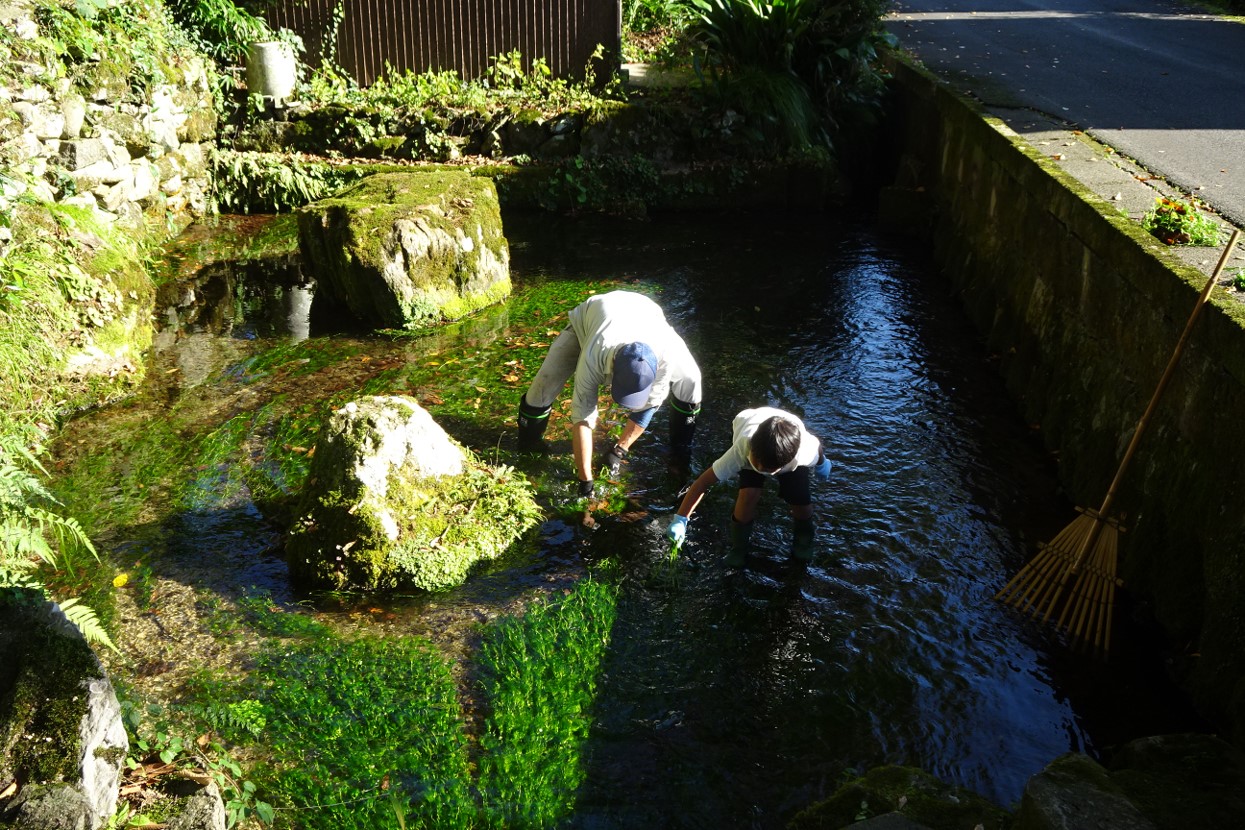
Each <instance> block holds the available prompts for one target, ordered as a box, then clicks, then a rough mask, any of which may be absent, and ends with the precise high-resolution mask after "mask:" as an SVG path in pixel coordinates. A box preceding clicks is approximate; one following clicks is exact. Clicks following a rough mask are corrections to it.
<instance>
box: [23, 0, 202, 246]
mask: <svg viewBox="0 0 1245 830" xmlns="http://www.w3.org/2000/svg"><path fill="white" fill-rule="evenodd" d="M121 2H131V0H121ZM141 13H145V12H141ZM0 26H2V27H4V28H6V29H8V30H9V31H8V33H7V34H6V35H5V37H7V38H11V39H12V41H11V42H12V45H13V46H12V48H13V51H14V54H17V55H20V54H21V53H22V51H23V47H24V46H30V45H32V44H34V43H35V42H36V41H37V39H38V38H39V37H40V36H41V35H43V36H46V34H47V33H46V32H43V31H41V28H40V24H39V23H38V22H37V21H36V16H35V13H34V10H33V8H32V6H31V4H30V3H29V0H7V1H6V0H0ZM108 57H109V56H108V55H96V56H93V57H90V58H87V59H85V60H83V61H80V62H79V63H78V64H76V65H75V66H74V69H75V72H73V73H69V72H66V71H64V69H63V67H62V68H60V69H59V70H58V68H57V67H55V66H48V65H40V64H36V63H34V62H27V63H25V64H24V65H20V66H19V67H10V68H20V71H18V72H6V73H5V75H4V76H0V77H7V78H12V80H10V81H9V82H8V83H0V169H3V170H5V172H6V173H7V174H8V176H9V177H10V178H11V179H12V183H10V182H9V181H7V180H6V183H5V189H6V192H5V193H4V194H3V197H5V198H10V199H11V198H13V197H14V196H16V195H18V193H17V192H8V191H10V190H12V191H16V190H18V189H22V190H24V189H27V188H28V189H31V190H33V191H34V192H33V195H34V196H35V197H36V198H39V199H42V200H45V201H56V202H62V203H69V204H79V205H87V206H93V207H98V208H99V209H101V210H103V211H106V212H107V213H108V214H110V215H112V216H114V217H116V218H117V219H118V220H119V221H121V222H123V223H125V224H127V225H128V226H135V227H137V226H140V225H142V224H143V221H144V217H146V218H147V219H148V220H156V222H157V223H158V222H159V221H160V220H166V219H167V220H169V221H170V223H172V224H185V223H186V222H188V221H189V220H190V219H191V218H193V217H195V216H200V215H203V214H204V213H206V212H207V210H208V200H209V197H210V187H209V178H208V165H207V156H208V153H209V151H210V150H211V147H212V146H213V144H212V142H213V141H214V139H215V135H216V114H215V109H214V105H213V96H212V89H211V81H210V77H209V69H208V67H207V65H206V63H205V62H204V60H203V59H202V58H200V57H198V56H197V55H194V54H191V53H187V54H186V55H169V56H162V57H164V58H165V60H164V62H163V64H162V65H161V66H160V67H159V72H158V73H157V74H155V75H153V77H151V78H143V79H141V81H142V82H141V83H139V82H138V81H137V80H136V79H135V78H133V77H131V76H130V75H128V74H122V73H123V71H124V69H123V68H122V67H123V64H121V63H119V62H115V61H110V60H108ZM61 60H69V58H66V57H65V56H61ZM18 63H19V62H18V61H16V60H15V61H14V64H18ZM134 71H137V68H135V69H134ZM71 74H72V75H74V76H75V77H76V78H77V80H78V83H75V82H74V80H71V77H70V75H71ZM136 90H141V91H139V92H136Z"/></svg>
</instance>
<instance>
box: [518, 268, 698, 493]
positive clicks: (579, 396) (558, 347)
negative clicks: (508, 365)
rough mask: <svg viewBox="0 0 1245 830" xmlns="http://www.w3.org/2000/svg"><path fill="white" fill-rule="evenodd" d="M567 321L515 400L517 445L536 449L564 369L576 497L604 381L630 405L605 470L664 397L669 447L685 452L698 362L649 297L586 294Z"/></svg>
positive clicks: (584, 487) (614, 465) (583, 488)
mask: <svg viewBox="0 0 1245 830" xmlns="http://www.w3.org/2000/svg"><path fill="white" fill-rule="evenodd" d="M569 317H570V325H568V326H567V327H566V328H565V329H564V330H563V331H562V333H561V334H559V335H558V336H557V338H556V339H555V340H554V341H553V345H551V346H550V347H549V353H548V354H547V355H546V356H545V360H544V362H543V363H542V364H541V366H540V369H539V370H538V371H537V372H536V377H535V378H533V380H532V385H531V386H530V387H528V390H527V392H525V393H524V394H523V397H521V398H520V399H519V444H520V447H522V448H524V449H529V450H541V449H544V440H543V438H542V436H543V435H544V432H545V427H546V426H548V424H549V412H550V410H551V409H552V408H553V402H554V401H555V400H557V397H558V395H559V394H560V393H561V391H562V388H563V387H564V386H566V382H567V380H569V379H570V377H571V375H574V376H575V386H574V392H573V393H572V396H571V421H572V424H573V426H572V427H571V429H572V445H573V446H574V452H575V473H576V475H577V476H578V477H579V482H580V484H579V492H580V494H581V495H584V496H588V495H591V494H592V490H593V487H592V480H593V475H592V433H593V430H594V429H595V428H596V423H597V399H598V397H599V396H600V388H601V387H602V386H604V385H606V384H608V385H609V388H610V396H611V397H612V398H613V399H614V402H615V403H617V404H618V405H619V406H621V407H623V408H624V409H628V410H630V415H628V417H627V423H626V426H625V427H624V428H623V432H622V436H621V437H620V438H619V439H618V442H617V443H616V444H614V446H613V447H612V448H611V449H610V451H609V453H608V454H607V455H606V459H605V461H606V465H607V466H608V467H609V470H610V474H611V475H618V472H619V470H620V468H621V466H622V463H623V462H624V461H625V460H626V458H627V456H628V454H629V453H630V450H631V445H632V444H634V443H635V442H636V439H638V438H639V437H640V436H641V435H642V434H643V433H644V430H645V429H646V428H647V427H648V425H649V423H650V422H651V421H652V419H653V415H654V413H656V411H657V408H658V407H659V406H661V404H662V402H663V401H665V400H666V398H667V397H669V398H670V409H671V413H670V447H671V452H672V453H674V454H675V455H682V456H684V457H686V456H687V455H688V454H690V452H691V445H692V436H693V434H694V433H695V431H696V415H697V414H698V413H699V412H700V400H701V378H700V368H699V367H698V366H697V365H696V361H695V360H694V359H693V358H692V354H691V352H689V351H688V349H687V344H685V343H684V342H683V339H682V338H681V337H679V335H678V334H677V333H676V332H675V330H674V329H673V328H671V327H670V324H669V323H667V322H666V316H665V314H663V313H662V310H661V307H660V306H659V305H657V303H655V302H653V301H652V300H650V299H649V298H648V297H645V296H644V295H642V294H636V293H634V292H631V291H611V292H609V293H607V294H600V295H597V296H595V297H590V298H589V299H587V300H585V301H584V302H582V303H580V304H579V305H577V306H575V308H573V309H571V311H570V314H569Z"/></svg>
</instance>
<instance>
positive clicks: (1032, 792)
mask: <svg viewBox="0 0 1245 830" xmlns="http://www.w3.org/2000/svg"><path fill="white" fill-rule="evenodd" d="M1242 816H1245V753H1242V752H1241V751H1240V750H1239V749H1236V748H1235V747H1233V746H1232V745H1231V744H1229V743H1227V742H1226V741H1223V740H1221V739H1219V738H1216V737H1215V736H1213V735H1197V734H1181V735H1156V736H1153V737H1147V738H1138V739H1136V740H1134V741H1130V742H1129V743H1127V744H1125V745H1123V746H1122V747H1119V748H1117V749H1116V750H1115V751H1114V752H1112V753H1111V757H1110V759H1109V760H1108V762H1107V764H1106V766H1103V765H1102V764H1099V763H1098V762H1097V761H1095V760H1093V759H1092V758H1089V757H1088V756H1085V755H1082V754H1079V753H1069V754H1067V755H1062V756H1060V757H1059V758H1056V759H1055V760H1054V761H1052V762H1051V763H1050V764H1048V765H1047V767H1046V768H1045V769H1044V770H1042V771H1041V772H1040V773H1038V774H1037V775H1035V776H1033V777H1032V778H1031V779H1029V783H1028V784H1027V785H1026V786H1025V792H1024V797H1023V798H1022V799H1021V802H1020V809H1019V810H1018V811H1017V813H1016V824H1015V830H1080V828H1085V827H1091V828H1103V830H1112V828H1121V830H1124V828H1127V830H1145V828H1155V829H1156V830H1183V829H1184V828H1187V827H1237V826H1239V825H1240V823H1241V818H1242Z"/></svg>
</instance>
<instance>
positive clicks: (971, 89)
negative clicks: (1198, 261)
mask: <svg viewBox="0 0 1245 830" xmlns="http://www.w3.org/2000/svg"><path fill="white" fill-rule="evenodd" d="M887 29H888V30H889V31H890V32H892V33H893V34H895V35H896V36H897V37H898V38H899V41H900V45H901V46H902V47H903V48H904V49H905V50H906V51H908V52H909V53H911V54H912V55H913V56H915V57H916V58H918V59H919V60H920V62H921V63H922V64H923V65H924V66H925V67H926V68H927V69H928V70H930V71H931V72H933V73H934V74H936V75H938V76H939V77H941V78H943V79H945V80H946V81H947V82H948V83H950V84H952V85H953V86H955V87H957V88H959V89H961V90H962V91H964V92H966V93H967V94H969V95H970V96H971V97H973V98H976V99H977V100H979V101H980V102H981V103H982V104H983V105H985V106H987V107H992V106H998V107H1023V108H1028V109H1033V110H1037V111H1039V112H1041V113H1045V114H1046V115H1049V116H1052V117H1055V118H1058V119H1061V120H1062V121H1064V122H1066V123H1067V124H1068V126H1069V127H1071V128H1074V129H1079V130H1082V131H1084V132H1086V133H1088V134H1089V135H1091V136H1092V137H1093V138H1095V139H1097V140H1098V141H1100V142H1102V143H1104V144H1107V145H1109V146H1110V147H1113V148H1114V149H1115V150H1116V151H1118V152H1120V153H1123V154H1124V155H1126V156H1128V157H1130V158H1133V159H1136V160H1137V162H1138V163H1139V164H1140V165H1141V166H1142V167H1144V168H1145V169H1146V170H1148V171H1150V172H1151V173H1154V174H1157V175H1160V176H1162V177H1163V178H1165V179H1167V180H1168V181H1169V182H1170V183H1171V184H1173V185H1175V186H1176V187H1178V188H1179V189H1180V190H1182V191H1184V192H1186V193H1191V194H1193V195H1195V196H1197V197H1198V198H1200V199H1203V200H1204V201H1205V202H1206V203H1207V204H1208V205H1209V206H1210V207H1211V208H1212V209H1213V210H1215V212H1217V213H1219V214H1220V215H1221V216H1223V217H1224V218H1225V219H1227V220H1229V221H1230V222H1232V223H1233V224H1234V225H1236V226H1238V227H1245V22H1235V21H1231V20H1228V19H1226V18H1217V17H1215V16H1212V15H1209V14H1207V13H1205V12H1204V11H1201V10H1197V9H1193V8H1191V7H1188V6H1184V5H1181V4H1178V3H1172V2H1166V1H1165V0H895V3H894V6H893V11H892V13H891V14H890V16H889V17H888V21H887Z"/></svg>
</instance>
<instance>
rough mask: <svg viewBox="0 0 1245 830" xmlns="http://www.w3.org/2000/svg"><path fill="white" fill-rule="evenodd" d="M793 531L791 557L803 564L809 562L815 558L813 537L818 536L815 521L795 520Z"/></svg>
mask: <svg viewBox="0 0 1245 830" xmlns="http://www.w3.org/2000/svg"><path fill="white" fill-rule="evenodd" d="M792 531H793V533H792V539H791V555H792V556H794V557H795V558H796V559H798V560H800V561H801V562H808V561H809V560H811V559H812V558H813V537H814V536H816V534H817V530H816V526H815V525H814V524H813V520H812V519H796V520H794V522H793V523H792Z"/></svg>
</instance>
